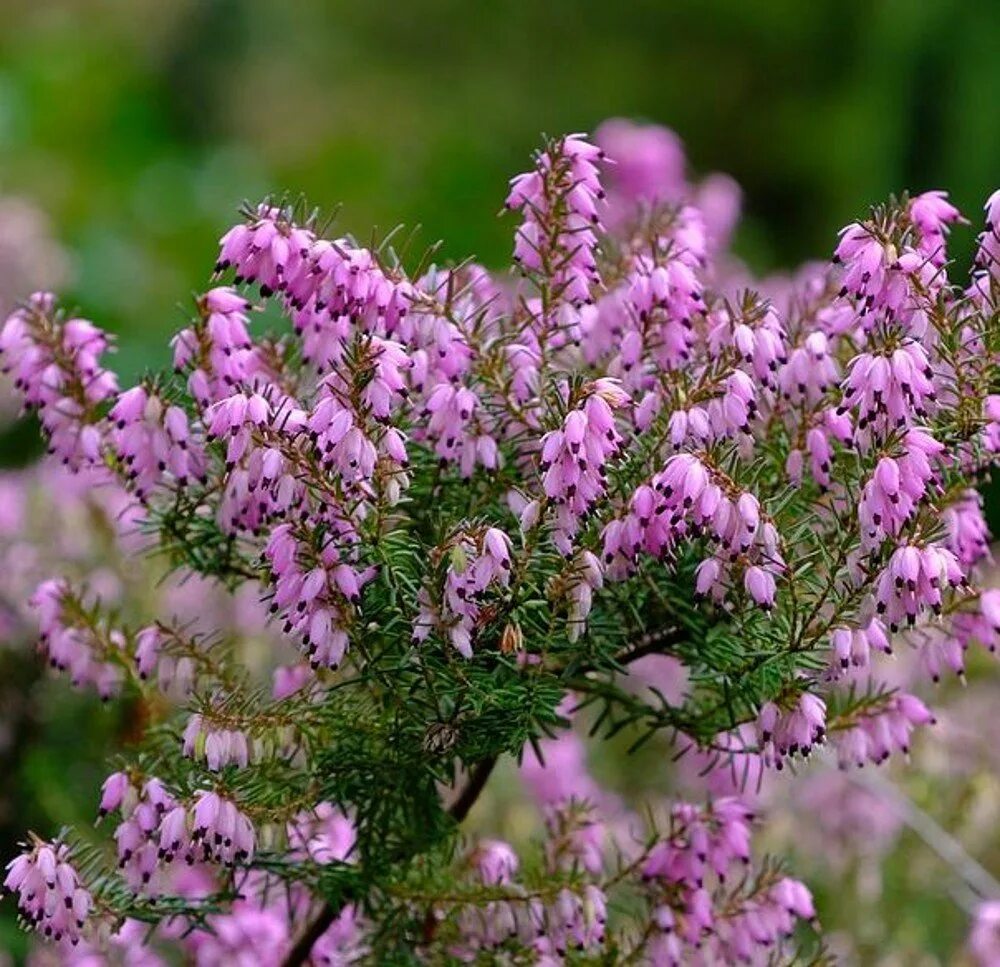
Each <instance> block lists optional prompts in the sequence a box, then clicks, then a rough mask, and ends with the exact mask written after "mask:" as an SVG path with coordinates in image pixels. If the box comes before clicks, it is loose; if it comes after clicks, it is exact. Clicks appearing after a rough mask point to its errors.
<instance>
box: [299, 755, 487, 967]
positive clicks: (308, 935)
mask: <svg viewBox="0 0 1000 967" xmlns="http://www.w3.org/2000/svg"><path fill="white" fill-rule="evenodd" d="M496 764H497V757H496V756H490V757H489V758H488V759H483V761H482V762H479V763H477V764H476V765H475V767H474V768H473V769H472V771H471V772H470V773H469V781H468V782H467V783H466V785H465V788H464V789H463V790H462V791H461V792H460V793H459V795H458V798H457V799H456V800H455V801H454V802H453V803H452V804H451V806H450V807H449V808H448V815H449V816H451V818H452V819H454V820H455V822H456V823H461V822H462V821H463V820H464V819H465V817H466V816H468V815H469V811H470V810H471V809H472V807H473V806H474V805H475V802H476V800H477V799H478V798H479V796H480V795H481V793H482V791H483V789H485V788H486V783H487V782H488V781H489V778H490V774H491V773H492V772H493V769H494V767H495V766H496ZM338 913H339V911H338V910H335V909H334V908H333V906H331V905H330V904H329V903H324V904H323V909H322V910H320V912H319V913H318V914H317V916H316V919H315V920H313V921H312V923H310V924H309V926H308V927H306V931H305V933H303V934H302V936H301V937H299V939H298V940H297V941H296V943H295V946H293V947H292V949H291V950H290V951H289V952H288V956H287V957H285V959H284V960H283V961H282V962H281V963H282V967H299V965H300V964H304V963H306V962H307V961H308V960H309V955H310V954H311V953H312V949H313V947H314V946H315V945H316V941H317V940H319V938H320V937H322V936H323V934H324V933H326V931H327V929H328V928H329V926H330V924H332V923H333V921H334V920H335V919H336V917H337V914H338Z"/></svg>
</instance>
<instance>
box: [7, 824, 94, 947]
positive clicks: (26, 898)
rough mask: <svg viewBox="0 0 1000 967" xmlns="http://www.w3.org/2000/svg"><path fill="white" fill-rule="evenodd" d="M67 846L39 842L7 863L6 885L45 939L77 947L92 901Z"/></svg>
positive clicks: (27, 918)
mask: <svg viewBox="0 0 1000 967" xmlns="http://www.w3.org/2000/svg"><path fill="white" fill-rule="evenodd" d="M70 860H71V857H70V851H69V847H68V846H67V845H66V844H65V843H44V842H41V841H36V842H35V843H33V844H32V846H31V849H30V850H28V851H27V852H25V853H22V854H21V855H20V856H18V857H17V858H16V859H13V860H11V861H10V863H8V864H7V876H6V877H5V878H4V881H3V885H4V887H5V888H6V889H8V890H11V891H12V892H14V893H17V896H18V900H17V906H18V910H19V911H20V912H21V916H23V917H24V918H25V919H26V920H27V922H28V923H30V924H31V925H32V926H33V927H34V928H35V929H36V930H39V931H40V932H41V933H42V934H43V935H44V936H46V937H48V938H50V939H52V940H55V941H57V942H58V941H60V940H62V939H63V938H65V939H67V940H69V941H70V943H71V944H73V945H76V944H77V943H79V941H80V936H81V931H82V930H83V928H84V926H85V924H86V922H87V917H88V916H89V914H90V910H91V906H92V904H93V899H92V897H91V895H90V893H89V892H88V890H87V889H86V888H85V887H84V886H82V885H81V883H80V877H79V876H78V875H77V872H76V870H75V869H74V867H73V864H72V863H71V862H70Z"/></svg>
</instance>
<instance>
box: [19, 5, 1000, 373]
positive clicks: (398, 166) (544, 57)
mask: <svg viewBox="0 0 1000 967" xmlns="http://www.w3.org/2000/svg"><path fill="white" fill-rule="evenodd" d="M0 14H2V18H3V19H2V22H3V27H2V29H0V192H2V193H19V194H26V195H28V196H30V197H31V198H32V199H34V200H35V201H37V203H38V204H39V205H40V206H41V207H42V208H43V209H44V210H45V211H46V212H48V213H49V214H50V215H51V217H52V219H53V221H54V226H55V232H56V234H57V236H58V238H59V239H60V240H61V241H62V242H64V243H65V244H66V245H67V246H68V247H69V249H70V250H71V253H72V259H73V260H72V266H73V272H72V277H71V278H72V281H71V283H70V285H69V287H68V292H67V293H66V294H67V296H68V297H69V299H70V300H72V301H75V302H76V303H78V304H79V305H80V306H81V307H82V308H83V309H84V310H85V311H86V312H87V313H89V314H90V315H91V316H92V317H93V318H94V319H95V320H96V321H98V322H99V323H100V324H101V325H105V326H107V327H109V328H111V329H112V330H114V331H116V332H118V333H119V334H121V335H122V336H123V337H124V338H123V339H122V340H121V360H120V361H121V363H122V365H123V366H124V368H125V369H126V371H128V372H129V373H134V372H135V371H137V370H139V369H141V368H143V367H145V366H150V365H157V364H159V363H160V362H162V361H163V360H164V359H165V358H166V353H165V349H164V345H163V343H164V340H165V338H166V336H167V335H168V333H169V332H170V331H171V330H172V329H173V328H174V327H175V326H176V324H177V323H178V321H179V319H180V318H181V315H180V313H179V310H178V304H179V303H184V302H185V300H186V298H187V295H188V293H189V292H191V291H192V290H194V289H198V288H200V287H202V286H204V285H205V282H206V278H207V274H208V272H209V271H210V268H211V264H212V259H213V255H214V250H215V249H214V246H215V241H216V239H217V237H218V236H219V235H220V234H221V232H222V230H223V229H224V228H225V227H226V226H227V225H228V224H229V223H230V221H231V220H232V219H233V217H234V212H235V209H236V207H237V206H238V205H239V203H240V202H241V201H242V200H243V199H245V198H248V199H254V200H255V199H258V198H259V197H260V196H261V195H262V194H263V193H265V192H267V191H276V190H284V189H290V190H294V191H295V192H304V193H305V195H306V196H307V198H308V199H309V200H310V201H311V202H312V203H313V204H316V205H319V206H321V207H322V208H324V209H332V208H333V207H334V206H335V205H337V204H340V203H342V204H343V214H342V217H341V221H340V225H341V226H343V227H344V228H345V229H350V230H352V231H354V232H355V233H357V234H359V235H362V236H367V234H368V232H369V231H370V227H371V226H372V225H373V224H374V225H377V226H378V227H379V228H380V229H383V230H384V229H388V228H390V227H392V226H394V225H396V224H397V223H399V222H402V223H405V224H407V225H410V226H412V225H414V224H417V223H419V224H420V225H422V226H423V229H422V235H421V237H422V238H423V239H424V240H426V241H427V242H431V241H435V240H437V239H444V240H445V241H446V245H445V252H446V253H447V254H448V255H452V256H458V257H464V256H465V255H467V254H474V255H476V256H477V257H479V258H480V259H482V260H483V261H485V262H487V263H497V262H499V261H500V260H501V259H503V258H504V257H505V255H506V254H507V252H508V245H509V239H510V231H511V228H510V225H509V224H507V223H505V222H502V221H499V220H498V219H497V218H496V217H495V216H496V212H497V210H498V208H499V206H500V203H501V201H502V197H503V189H504V184H505V179H506V178H507V177H508V176H509V175H510V174H512V173H514V172H516V171H518V170H520V169H522V168H523V167H524V165H525V159H526V158H527V156H528V154H529V152H530V151H531V149H532V148H533V147H534V146H535V145H536V144H537V143H538V139H539V134H540V132H543V131H544V132H549V133H559V132H563V131H567V130H577V129H582V130H592V129H593V128H594V126H595V125H596V124H597V123H598V122H599V121H600V120H602V119H603V118H605V117H608V116H609V115H629V116H634V117H641V118H648V119H651V120H656V121H660V122H663V123H666V124H668V125H670V126H672V127H674V128H675V129H676V130H677V131H678V132H679V133H680V134H681V136H682V137H683V138H684V140H685V142H686V143H687V146H688V149H689V154H690V158H691V162H692V165H693V166H694V168H695V169H696V170H702V171H705V170H708V169H714V170H723V171H726V172H728V173H730V174H732V175H733V176H735V177H736V179H737V180H738V181H739V182H740V184H741V185H742V186H743V187H744V189H745V192H746V209H747V219H746V221H745V224H744V227H743V230H742V232H741V234H740V236H739V239H738V250H739V252H740V253H741V254H742V255H744V256H745V257H746V258H747V259H748V260H749V261H750V262H751V264H752V265H754V266H755V267H757V268H759V269H767V268H773V267H777V266H784V265H793V264H795V263H796V262H798V261H801V260H802V259H803V258H806V257H820V256H823V255H825V254H827V253H828V252H829V251H830V248H831V244H832V239H833V233H834V232H835V230H836V229H837V228H838V227H839V226H841V225H842V224H844V223H845V222H846V221H848V220H850V219H851V218H852V217H853V216H854V215H855V214H856V213H858V212H859V211H860V210H862V209H863V207H864V206H865V205H866V204H867V203H869V202H870V201H876V200H880V199H882V198H884V197H885V196H886V195H887V194H888V193H889V192H890V191H894V190H899V189H902V188H911V189H926V188H934V187H947V188H948V189H950V190H951V192H952V193H953V196H954V198H955V199H956V200H957V201H958V203H959V204H960V206H961V207H962V208H963V210H965V211H966V212H968V213H969V214H970V215H971V216H972V217H974V218H975V217H977V215H978V210H979V208H980V206H981V204H982V201H983V199H984V198H985V196H986V194H987V192H988V191H989V190H991V189H992V188H993V187H995V186H996V184H997V183H998V182H1000V124H998V123H997V105H998V103H1000V69H998V68H997V67H996V61H997V59H998V57H1000V4H997V3H995V2H987V0H983V2H962V0H917V2H914V0H882V2H879V0H840V2H816V3H802V2H801V0H765V2H759V3H752V2H748V0H669V2H668V0H626V2H617V3H607V2H604V0H545V2H537V0H535V2H531V0H525V2H514V0H489V2H486V0H483V2H479V0H464V2H461V0H410V2H407V3H389V2H380V0H376V2H367V3H359V2H357V0H352V2H336V0H293V2H285V3H282V2H264V0H170V2H166V3H164V2H162V0H160V2H151V0H106V2H97V0H62V2H60V0H43V2H38V0H35V2H21V0H0ZM970 235H971V233H970Z"/></svg>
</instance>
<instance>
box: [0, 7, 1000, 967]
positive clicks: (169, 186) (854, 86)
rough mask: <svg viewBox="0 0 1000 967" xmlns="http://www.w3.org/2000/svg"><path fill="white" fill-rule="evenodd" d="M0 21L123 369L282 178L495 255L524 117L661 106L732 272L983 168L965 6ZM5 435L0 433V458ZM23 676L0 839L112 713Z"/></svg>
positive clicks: (192, 14) (169, 326) (6, 14)
mask: <svg viewBox="0 0 1000 967" xmlns="http://www.w3.org/2000/svg"><path fill="white" fill-rule="evenodd" d="M0 25H2V26H0V195H19V196H24V197H26V198H28V199H30V200H31V201H33V202H34V203H35V204H36V205H37V206H39V208H40V209H41V210H43V211H44V212H45V213H47V215H48V216H49V218H50V219H51V227H52V232H53V234H54V236H55V238H56V239H57V241H58V242H59V243H60V244H62V245H63V246H64V247H65V249H66V250H67V252H68V255H69V271H68V275H67V278H68V283H67V284H65V285H63V287H62V288H63V291H64V294H65V296H66V299H67V301H68V302H70V303H71V304H75V305H77V306H79V307H80V308H81V309H82V310H83V311H84V313H85V314H87V315H88V316H89V317H90V318H92V319H94V320H95V321H96V322H98V324H100V325H102V326H104V327H106V328H109V329H111V330H112V331H114V332H116V333H117V334H118V335H119V341H120V352H119V366H120V368H121V370H122V371H123V373H124V374H125V375H126V376H134V375H136V374H137V373H139V372H140V371H142V370H144V369H146V368H160V367H162V366H164V365H165V364H166V362H167V360H168V351H167V347H166V341H167V339H168V337H169V335H170V333H171V332H173V331H174V330H175V329H176V328H177V327H178V325H179V323H180V322H181V320H182V319H183V318H184V314H185V312H186V307H187V305H188V304H189V296H190V294H191V293H192V292H194V291H197V290H200V289H203V288H204V287H205V285H206V283H207V279H208V276H209V273H210V271H211V268H212V263H213V261H214V256H215V252H216V240H217V239H218V237H219V236H220V235H221V234H222V232H223V231H224V230H225V229H226V228H227V227H228V226H229V225H230V224H231V222H232V221H233V219H234V218H235V213H236V209H237V208H238V206H239V205H240V203H241V202H242V201H243V200H244V199H250V200H257V199H259V198H260V197H261V196H262V195H264V194H265V193H268V192H282V191H285V190H289V191H292V192H295V193H299V192H301V193H304V195H305V196H306V197H307V198H308V199H309V201H310V202H311V203H312V204H315V205H318V206H320V207H321V208H323V209H324V210H332V209H333V208H334V207H335V206H337V205H340V204H342V206H343V208H342V212H341V215H340V220H339V223H338V224H339V226H340V227H341V228H342V229H343V230H344V231H352V232H354V233H355V234H357V235H359V236H362V237H367V235H368V233H369V232H370V231H371V229H372V226H377V228H378V229H379V230H381V231H385V230H387V229H389V228H391V227H393V226H394V225H396V224H398V223H404V224H406V225H407V226H411V227H412V226H414V225H417V224H419V225H420V226H422V227H421V231H420V236H419V237H420V238H421V239H422V240H423V241H424V242H426V243H430V242H433V241H436V240H438V239H443V240H444V243H445V244H444V253H445V255H447V256H451V257H455V258H461V257H464V256H466V255H475V256H476V257H478V258H479V259H480V260H482V261H483V262H485V263H486V264H488V265H489V264H493V265H496V264H500V263H501V262H502V261H503V260H504V259H505V258H506V257H507V255H508V253H509V247H510V239H511V231H512V228H511V224H510V221H509V220H500V219H498V218H497V217H496V213H497V211H498V209H499V208H500V205H501V203H502V200H503V197H504V186H505V183H506V179H507V178H508V177H509V176H510V175H511V174H513V173H515V172H517V171H519V170H522V169H523V168H524V167H525V165H526V159H527V158H528V156H529V153H530V152H531V150H532V149H533V148H534V147H535V146H536V145H537V144H538V142H539V137H540V134H541V133H542V132H547V133H560V132H564V131H572V130H592V129H593V128H594V127H595V126H596V125H597V124H598V123H599V122H600V121H601V120H603V119H604V118H606V117H609V116H614V115H624V116H630V117H636V118H643V119H648V120H652V121H657V122H660V123H664V124H667V125H669V126H671V127H673V128H674V129H676V130H677V132H678V133H679V134H680V135H681V137H682V138H683V139H684V141H685V142H686V145H687V148H688V152H689V157H690V161H691V164H692V167H693V168H694V169H695V170H696V171H699V172H707V171H709V170H720V171H725V172H727V173H729V174H731V175H733V176H734V177H735V178H736V179H737V181H738V182H739V183H740V184H741V185H742V187H743V189H744V192H745V212H746V215H745V218H744V221H743V224H742V226H741V228H740V231H739V233H738V235H737V241H736V249H737V252H738V253H739V254H740V255H741V256H742V257H744V258H745V259H746V260H747V261H748V262H749V263H750V264H751V265H752V266H753V267H754V268H755V269H757V270H759V271H767V270H772V269H778V268H782V267H790V266H794V265H795V264H797V263H799V262H801V261H803V260H806V259H811V258H822V257H825V256H826V255H827V254H828V253H829V252H830V251H831V249H832V246H833V240H834V236H835V232H836V230H837V229H838V228H839V227H840V226H841V225H843V224H845V223H846V222H848V221H850V220H852V219H853V218H854V217H856V216H857V215H858V214H859V213H861V212H863V211H864V209H865V206H866V205H867V204H868V203H870V202H874V201H878V200H881V199H883V198H884V197H885V196H887V195H888V194H889V193H890V192H893V191H899V190H902V189H904V188H905V189H911V190H925V189H929V188H939V187H940V188H947V189H948V190H949V191H950V192H951V193H952V197H953V198H954V199H955V201H956V202H957V203H958V204H959V206H960V207H961V208H962V209H963V211H965V212H966V214H967V215H969V216H970V218H972V220H973V222H974V224H978V222H979V210H980V207H981V205H982V202H983V200H984V199H985V197H986V196H987V194H988V193H989V192H990V191H992V190H993V189H994V188H995V187H997V186H998V185H1000V118H998V105H1000V66H998V62H1000V3H998V2H990V0H972V2H968V0H840V2H813V3H805V2H802V0H763V2H756V3H753V2H748V0H618V2H614V3H609V2H607V0H575V2H574V0H533V2H532V0H524V2H514V0H464V2H460V0H409V2H393V3H390V2H387V0H369V2H367V3H366V2H360V0H351V2H339V0H325V2H324V0H286V2H277V0H275V2H265V0H166V2H164V0H106V2H98V0H35V2H22V0H0ZM973 234H974V232H973V231H972V230H968V231H965V232H962V233H959V234H958V239H959V244H958V245H957V246H956V250H955V251H956V254H957V255H958V256H959V257H960V258H961V257H964V256H967V255H968V253H969V252H970V251H971V244H972V237H973ZM29 436H30V434H27V435H26V434H21V435H15V436H11V435H7V436H5V437H3V438H2V440H0V442H2V444H3V445H2V447H0V449H3V450H5V451H6V452H3V453H0V464H9V463H14V462H19V458H20V457H21V454H20V453H19V452H17V453H15V452H13V451H15V450H20V448H21V446H22V444H21V443H20V442H16V441H18V440H22V439H23V440H27V439H28V438H29ZM24 445H25V446H27V444H24ZM44 694H45V695H47V696H49V697H51V699H52V701H53V703H58V704H59V708H58V710H56V709H55V707H54V705H53V707H52V709H51V714H50V713H49V711H46V712H44V714H43V715H42V719H43V720H44V725H43V724H39V725H38V735H37V736H36V741H35V742H34V743H33V744H32V749H33V752H32V753H31V754H29V755H27V756H26V758H25V762H24V764H23V765H22V766H21V767H20V772H19V773H18V775H17V777H16V778H14V780H13V781H14V783H15V784H16V786H17V787H18V789H19V790H20V792H21V795H19V796H18V797H17V798H18V799H19V800H20V804H21V806H22V807H23V810H24V814H23V815H19V816H17V817H14V822H13V825H11V826H10V829H6V828H5V833H9V834H10V835H11V836H12V835H14V833H13V830H14V829H18V830H20V829H21V828H23V824H24V823H29V824H30V825H34V826H37V827H39V828H41V829H43V830H46V831H48V830H47V829H46V827H53V826H55V825H58V823H59V822H61V821H67V822H69V821H78V822H82V823H84V824H86V823H87V822H89V821H90V819H91V817H92V798H88V796H89V797H92V795H93V791H94V787H95V783H96V782H97V781H99V779H97V778H95V777H99V776H100V775H101V772H100V765H99V762H100V761H101V760H102V759H103V758H104V751H103V750H104V749H105V748H106V747H107V746H108V745H109V744H114V743H115V741H116V739H115V736H120V734H121V732H122V730H123V728H124V726H123V725H122V723H121V722H120V721H119V718H120V716H121V715H126V713H124V712H116V711H113V710H109V711H108V712H107V713H104V714H98V713H96V709H95V704H96V703H94V702H92V701H90V700H89V699H88V698H85V697H80V696H75V697H73V698H69V697H68V696H67V695H66V689H65V688H62V687H54V688H53V689H51V690H47V691H46V692H45V693H44ZM81 735H86V736H88V738H87V739H86V742H85V747H81V745H80V739H79V737H80V736H81ZM53 750H56V751H53ZM8 778H10V777H8V776H0V782H6V781H7V780H8ZM9 819H10V817H8V820H9ZM6 839H7V836H6V835H5V836H4V840H5V842H4V845H5V846H6V845H8V844H7V843H6ZM897 866H898V868H897ZM897 866H893V867H892V868H891V869H889V870H887V871H886V875H887V882H888V883H889V884H890V885H891V890H892V892H894V893H895V894H896V895H897V896H898V897H900V898H903V897H906V896H907V889H906V882H907V878H908V876H909V865H908V861H904V862H903V863H901V864H897ZM844 903H845V906H844V909H845V911H848V910H852V909H854V908H855V906H856V903H847V901H846V898H845V900H844ZM836 905H837V904H835V906H836ZM861 906H862V908H863V903H862V904H861ZM890 907H891V903H890ZM904 909H905V911H906V915H905V917H904V916H903V915H902V913H901V914H900V919H899V920H898V922H897V923H896V927H898V929H896V930H893V929H892V927H888V926H887V929H888V932H890V933H894V935H895V938H896V941H897V942H899V937H900V936H902V937H904V938H908V940H906V939H904V941H902V942H900V943H899V947H898V948H897V949H899V951H900V953H899V956H901V957H904V958H907V961H908V963H910V964H918V963H939V962H942V961H943V960H944V959H946V958H947V955H948V952H949V951H952V950H954V949H955V948H956V946H960V945H961V943H962V938H963V935H964V930H965V923H964V920H963V918H962V917H961V915H958V914H957V911H956V910H955V909H953V908H952V907H951V905H950V904H949V903H948V901H947V899H945V898H943V897H940V896H939V897H934V896H932V897H930V898H927V897H924V899H923V902H922V903H917V904H916V905H914V904H913V903H912V902H910V901H907V903H906V904H904ZM5 912H6V914H8V915H9V914H10V910H7V911H5ZM859 915H860V916H864V910H863V909H861V910H860V911H859ZM883 919H886V918H885V915H884V911H883ZM888 919H889V920H892V917H891V916H890V917H889V918H888ZM835 926H836V924H835ZM878 935H879V936H880V937H883V938H884V934H882V933H881V931H879V932H878ZM13 936H14V935H13V934H12V933H11V932H10V924H9V921H8V922H7V923H6V924H3V925H0V948H2V947H4V946H5V945H6V943H11V944H13V945H16V944H18V943H21V941H20V940H16V941H15V940H13V939H12V938H13ZM883 944H884V939H883V941H881V942H876V943H875V947H876V950H872V951H870V952H871V953H872V954H873V958H872V961H871V962H875V959H877V954H878V953H880V952H881V951H878V949H877V948H878V947H880V946H883ZM931 948H934V949H935V950H936V953H937V955H938V957H940V958H941V959H940V960H939V959H935V958H934V957H933V956H932V955H931V954H930V953H929V950H930V949H931ZM925 954H926V955H927V956H928V957H930V959H926V960H925V959H923V957H924V955H925ZM892 956H893V955H890V957H889V959H888V960H884V961H883V960H880V961H879V962H882V963H896V962H900V961H898V960H893V959H892ZM0 959H2V957H0Z"/></svg>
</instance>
